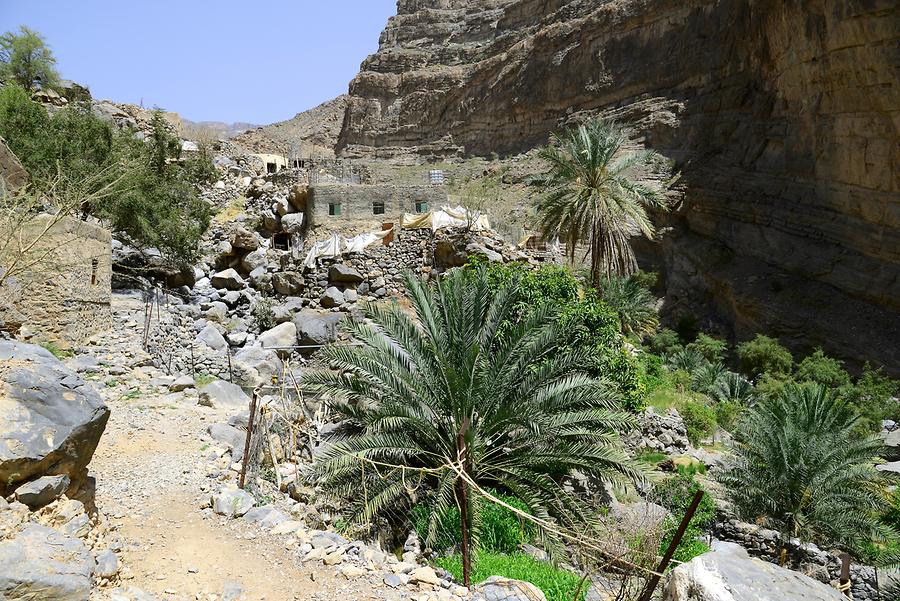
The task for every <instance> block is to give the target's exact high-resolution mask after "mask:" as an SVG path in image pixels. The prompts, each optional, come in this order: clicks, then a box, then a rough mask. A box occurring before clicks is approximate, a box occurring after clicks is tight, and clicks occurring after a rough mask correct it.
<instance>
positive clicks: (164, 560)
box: [90, 297, 395, 601]
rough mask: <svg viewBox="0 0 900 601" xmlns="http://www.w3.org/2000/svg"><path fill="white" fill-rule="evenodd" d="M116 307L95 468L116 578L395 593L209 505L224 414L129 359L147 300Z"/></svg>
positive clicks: (258, 594) (178, 587) (136, 347)
mask: <svg viewBox="0 0 900 601" xmlns="http://www.w3.org/2000/svg"><path fill="white" fill-rule="evenodd" d="M114 309H115V311H116V315H117V319H118V320H119V321H118V325H119V327H117V329H116V330H115V331H114V332H113V333H111V334H110V335H109V336H108V337H106V338H104V340H103V343H102V345H103V347H104V348H105V350H106V352H105V353H98V358H99V359H100V360H101V363H104V364H108V367H105V368H103V369H101V371H100V372H99V373H96V374H92V375H91V376H90V378H91V379H93V380H95V385H96V386H97V388H98V389H99V390H101V394H103V395H104V396H105V397H106V400H107V403H108V405H109V406H110V408H111V410H112V414H111V418H110V422H109V425H108V426H107V429H106V433H105V434H104V436H103V438H102V440H101V443H100V446H99V448H98V449H97V452H96V454H95V456H94V459H93V461H92V463H91V471H92V473H93V475H94V476H95V477H96V478H97V506H98V507H99V509H100V511H101V513H102V514H103V515H104V516H105V517H106V519H107V520H108V523H109V529H110V530H111V533H112V534H113V536H114V537H115V536H116V535H118V538H119V541H120V543H119V547H120V548H119V549H116V551H117V553H118V554H119V556H120V559H121V561H122V564H123V571H122V580H121V582H120V583H119V586H121V587H128V586H135V587H138V588H139V589H142V590H143V591H146V592H148V593H151V594H153V595H156V596H157V597H158V598H159V599H160V600H165V601H168V600H182V599H184V600H192V601H196V600H209V601H212V600H219V601H222V600H223V599H225V600H227V599H244V600H247V601H253V600H267V601H282V600H284V601H293V600H297V599H320V600H330V599H334V600H338V599H340V600H341V601H349V600H351V599H393V598H395V597H394V596H393V595H391V592H392V591H383V590H382V591H377V590H376V589H377V588H378V587H377V584H380V582H377V581H376V582H370V581H369V580H372V579H374V576H373V577H371V578H369V579H367V578H366V577H362V578H357V579H354V580H352V581H351V580H348V579H347V578H345V577H344V576H343V575H342V574H341V573H340V572H339V570H338V569H337V568H336V567H331V566H323V565H322V564H321V562H309V563H307V564H303V563H302V562H301V561H300V556H301V553H299V552H298V549H297V542H296V541H295V540H293V539H291V538H287V539H286V538H285V537H283V536H282V537H275V536H272V535H270V534H269V533H268V532H267V531H263V530H261V529H260V528H258V527H257V526H256V525H254V524H251V523H248V522H246V521H245V520H241V519H237V520H229V519H226V518H224V517H220V516H216V515H214V514H212V512H211V510H209V509H204V508H203V507H204V505H205V501H207V500H208V499H209V495H210V492H211V491H212V490H214V488H215V487H216V482H215V481H214V480H212V479H210V478H209V477H207V471H209V470H208V468H209V458H208V456H207V455H208V453H204V450H205V447H206V446H208V445H207V444H206V443H205V442H204V435H205V431H206V427H207V426H208V425H209V424H210V423H214V422H220V421H225V420H226V419H227V415H225V414H220V412H217V411H215V410H213V409H210V408H206V407H198V406H196V405H194V404H193V403H194V402H195V398H196V396H195V395H196V393H193V392H190V391H189V392H187V393H177V394H170V393H169V392H168V390H167V389H165V388H160V387H156V386H154V385H153V377H157V376H158V372H156V370H154V369H153V368H147V367H136V368H131V367H129V365H133V364H135V363H141V357H140V339H139V326H137V325H136V324H133V322H135V321H138V322H139V320H140V311H141V307H140V303H139V302H138V301H137V300H136V299H127V298H122V297H118V298H116V300H115V303H114ZM119 372H122V373H119ZM192 395H194V396H193V397H192ZM237 591H243V595H239V594H236V593H237ZM96 597H97V599H106V598H109V597H107V596H106V593H104V592H100V593H98V595H97V596H96ZM134 598H138V597H134Z"/></svg>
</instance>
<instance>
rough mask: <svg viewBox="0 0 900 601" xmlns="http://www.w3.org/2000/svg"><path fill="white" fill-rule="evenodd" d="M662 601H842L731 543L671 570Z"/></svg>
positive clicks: (814, 583)
mask: <svg viewBox="0 0 900 601" xmlns="http://www.w3.org/2000/svg"><path fill="white" fill-rule="evenodd" d="M662 599H663V601H785V600H786V599H791V600H792V601H846V599H845V597H844V596H843V595H842V594H841V593H840V592H838V591H837V589H834V588H832V587H830V586H828V585H826V584H822V583H821V582H818V581H816V580H813V579H812V578H810V577H809V576H805V575H803V574H801V573H800V572H795V571H793V570H788V569H785V568H781V567H779V566H777V565H775V564H772V563H768V562H765V561H762V560H760V559H755V558H751V557H750V556H749V555H748V554H747V551H745V550H744V549H743V548H742V547H740V546H739V545H736V544H734V543H723V542H718V541H717V542H715V543H714V544H713V551H712V552H710V553H704V554H703V555H700V556H699V557H695V558H694V559H692V560H690V561H689V562H687V563H683V564H681V565H680V566H678V567H677V568H675V569H674V570H672V572H671V574H670V576H669V579H668V581H667V582H666V584H665V588H664V589H663V596H662Z"/></svg>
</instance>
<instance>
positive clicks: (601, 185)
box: [538, 119, 668, 287]
mask: <svg viewBox="0 0 900 601" xmlns="http://www.w3.org/2000/svg"><path fill="white" fill-rule="evenodd" d="M627 141H628V135H627V132H626V131H625V130H624V129H623V128H621V127H620V126H618V125H616V124H615V123H612V122H607V121H603V120H601V119H595V120H592V121H589V122H588V123H585V124H583V125H580V126H578V127H576V128H573V129H570V130H568V131H566V132H564V133H562V134H559V135H554V136H553V138H552V141H551V144H550V145H549V146H547V147H545V148H544V149H543V150H542V151H541V157H542V158H544V160H546V161H547V162H548V163H549V164H550V167H549V170H548V171H547V173H546V174H545V175H544V177H543V186H544V187H545V190H546V193H545V195H544V197H543V199H542V201H541V204H540V206H539V207H538V213H539V218H540V227H541V230H542V232H543V235H544V237H545V238H548V239H551V238H556V237H558V238H560V239H561V240H564V241H565V243H566V248H567V250H568V253H569V258H570V260H572V262H574V260H575V247H576V246H577V245H578V244H581V243H585V244H587V245H588V247H589V252H590V256H591V281H592V283H593V285H594V286H595V287H599V285H600V278H601V276H604V275H605V276H607V277H608V276H611V275H629V274H631V273H633V272H634V271H635V270H636V269H637V261H636V259H635V257H634V251H633V250H632V249H631V244H630V239H631V238H632V237H633V236H636V235H643V236H645V237H646V238H653V235H654V233H655V230H654V227H653V224H652V223H651V221H650V217H649V215H648V214H647V210H648V209H658V210H666V209H667V208H668V203H667V202H666V198H665V195H664V194H663V192H662V191H661V190H657V189H654V188H652V187H650V186H648V185H646V184H644V183H640V182H638V181H635V180H634V179H632V177H631V172H632V171H633V169H634V168H635V167H639V166H642V165H647V164H648V163H650V161H651V160H652V159H653V158H654V157H655V156H656V155H655V153H653V152H649V151H648V152H633V153H627V152H624V151H623V147H624V146H625V143H626V142H627Z"/></svg>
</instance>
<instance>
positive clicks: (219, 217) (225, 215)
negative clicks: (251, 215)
mask: <svg viewBox="0 0 900 601" xmlns="http://www.w3.org/2000/svg"><path fill="white" fill-rule="evenodd" d="M246 210H247V199H246V198H244V197H243V196H238V197H237V198H235V199H234V200H232V201H231V202H229V203H228V206H227V207H225V208H223V209H222V210H221V211H219V212H218V213H216V214H215V216H213V218H212V220H213V223H218V224H223V223H230V222H232V221H234V220H235V219H237V217H238V215H240V214H241V213H243V212H244V211H246Z"/></svg>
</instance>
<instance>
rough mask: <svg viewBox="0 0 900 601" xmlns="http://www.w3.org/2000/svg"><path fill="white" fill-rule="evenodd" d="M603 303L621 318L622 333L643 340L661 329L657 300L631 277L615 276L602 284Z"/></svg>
mask: <svg viewBox="0 0 900 601" xmlns="http://www.w3.org/2000/svg"><path fill="white" fill-rule="evenodd" d="M600 294H601V296H602V297H603V301H604V302H605V303H606V304H607V305H609V306H610V307H611V308H612V309H613V311H615V312H616V314H617V315H618V316H619V324H620V325H621V327H622V333H623V334H625V335H626V336H637V337H638V338H643V337H644V336H646V335H648V334H652V333H653V332H655V331H656V328H658V327H659V313H658V312H657V310H656V304H657V299H656V297H654V296H653V293H651V292H650V290H648V289H647V288H644V287H643V286H641V285H640V284H639V283H638V282H637V281H636V280H634V279H633V278H630V277H621V276H613V277H610V278H609V279H606V280H603V281H601V282H600Z"/></svg>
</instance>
